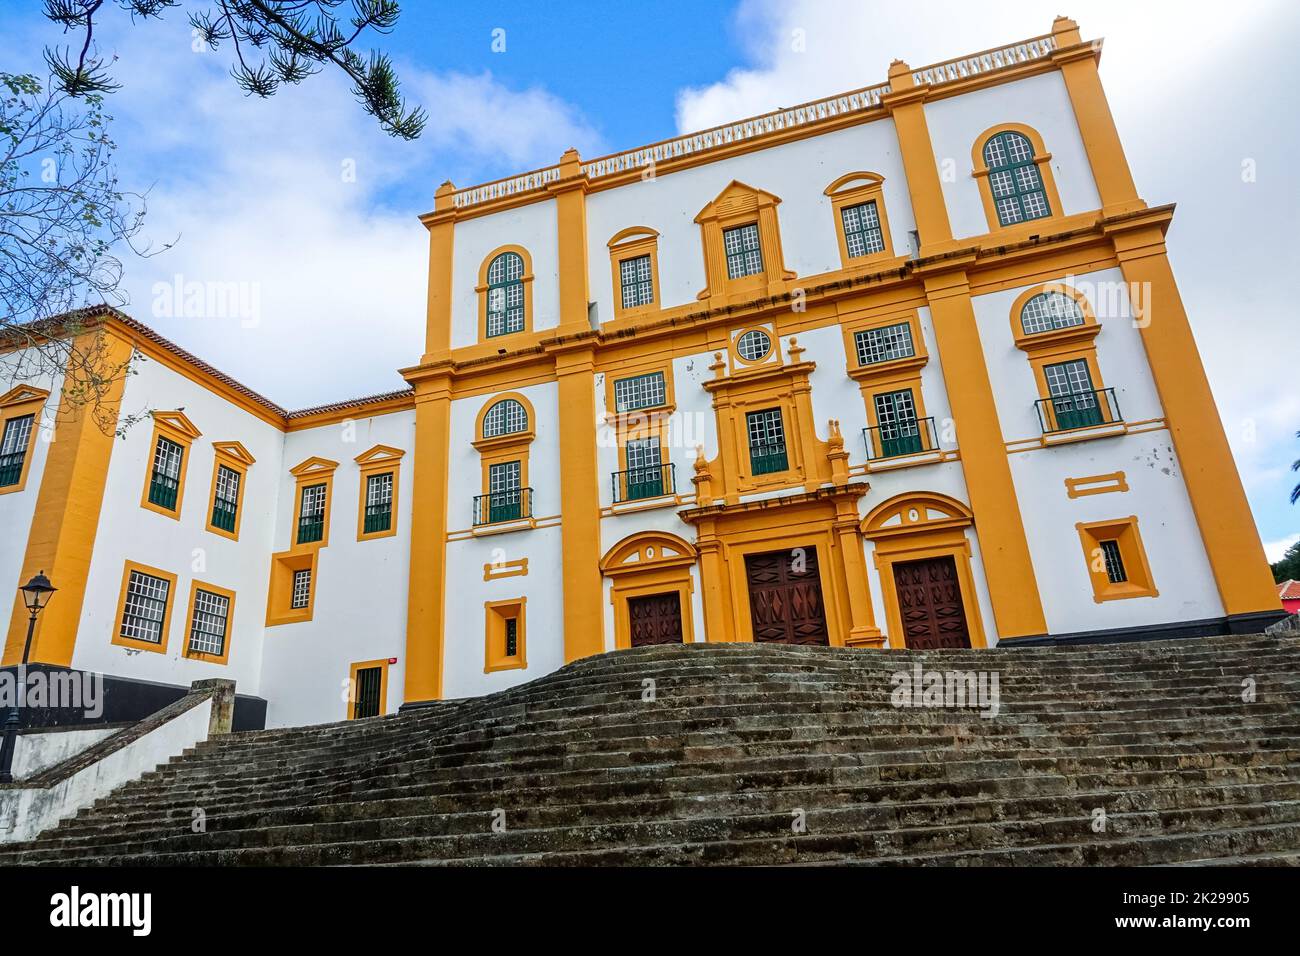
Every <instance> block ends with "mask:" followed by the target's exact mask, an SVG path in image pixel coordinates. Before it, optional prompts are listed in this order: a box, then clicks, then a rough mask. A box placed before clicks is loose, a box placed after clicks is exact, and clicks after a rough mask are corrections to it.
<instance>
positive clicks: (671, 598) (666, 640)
mask: <svg viewBox="0 0 1300 956" xmlns="http://www.w3.org/2000/svg"><path fill="white" fill-rule="evenodd" d="M627 618H628V629H629V634H628V637H629V639H630V643H631V645H632V646H633V647H647V646H649V645H651V644H680V643H681V642H682V599H681V594H680V593H679V592H677V591H665V592H664V593H663V594H647V595H644V596H642V597H634V598H628V600H627Z"/></svg>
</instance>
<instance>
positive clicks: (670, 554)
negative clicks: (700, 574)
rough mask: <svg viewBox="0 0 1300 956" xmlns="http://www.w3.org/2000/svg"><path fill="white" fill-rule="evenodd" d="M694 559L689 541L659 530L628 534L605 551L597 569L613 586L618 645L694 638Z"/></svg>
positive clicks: (621, 646) (640, 644)
mask: <svg viewBox="0 0 1300 956" xmlns="http://www.w3.org/2000/svg"><path fill="white" fill-rule="evenodd" d="M695 559H696V552H695V548H694V547H693V546H692V545H691V544H689V543H688V542H686V541H684V540H683V539H681V538H679V537H677V536H676V535H673V534H668V533H667V532H663V531H645V532H641V533H640V534H634V535H631V536H630V537H627V538H624V539H623V540H622V541H620V542H619V543H618V544H616V545H614V547H612V548H610V549H609V551H608V552H606V554H605V557H604V558H602V559H601V562H600V570H601V573H602V574H604V575H605V576H606V577H607V578H609V579H610V582H611V585H612V587H611V592H610V602H611V603H612V604H613V606H614V646H615V647H616V648H619V649H624V648H629V647H643V646H646V645H650V644H678V643H682V642H687V641H694V640H695V627H694V623H693V618H692V614H691V595H692V593H693V591H694V585H693V584H692V580H691V567H692V566H693V565H694V564H695Z"/></svg>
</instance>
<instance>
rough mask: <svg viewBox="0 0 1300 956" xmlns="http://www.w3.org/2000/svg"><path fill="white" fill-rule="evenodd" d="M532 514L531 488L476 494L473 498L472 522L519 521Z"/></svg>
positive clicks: (481, 523)
mask: <svg viewBox="0 0 1300 956" xmlns="http://www.w3.org/2000/svg"><path fill="white" fill-rule="evenodd" d="M532 516H533V489H531V488H511V489H510V490H509V491H494V492H492V493H491V494H490V495H478V496H477V497H476V498H475V499H474V524H475V526H478V525H483V524H496V523H497V522H500V521H519V520H521V519H523V518H531V517H532Z"/></svg>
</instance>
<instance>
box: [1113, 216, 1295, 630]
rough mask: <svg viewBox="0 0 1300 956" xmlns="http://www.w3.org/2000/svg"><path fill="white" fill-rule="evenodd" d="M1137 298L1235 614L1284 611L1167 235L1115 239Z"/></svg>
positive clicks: (1160, 389)
mask: <svg viewBox="0 0 1300 956" xmlns="http://www.w3.org/2000/svg"><path fill="white" fill-rule="evenodd" d="M1114 241H1115V251H1116V255H1117V257H1118V259H1119V263H1120V269H1121V270H1122V272H1123V274H1124V280H1125V282H1126V283H1127V284H1128V287H1129V289H1130V290H1131V296H1132V297H1134V298H1137V299H1138V300H1139V301H1141V302H1143V303H1145V311H1144V313H1143V315H1142V316H1141V318H1140V320H1139V323H1138V324H1139V329H1140V332H1141V336H1142V344H1143V346H1144V347H1145V349H1146V354H1147V361H1148V363H1149V364H1150V366H1151V375H1152V377H1153V378H1154V379H1155V383H1156V391H1157V393H1158V394H1159V396H1160V404H1161V405H1162V406H1163V408H1164V413H1165V419H1166V420H1167V421H1168V423H1169V432H1170V434H1171V435H1172V436H1173V440H1174V450H1175V451H1176V452H1177V454H1178V461H1179V464H1180V466H1181V470H1182V475H1183V482H1184V484H1185V485H1186V486H1187V494H1188V496H1189V497H1190V498H1191V501H1192V510H1193V512H1194V513H1195V514H1196V521H1197V524H1198V525H1199V526H1200V529H1201V539H1202V541H1203V542H1204V544H1205V552H1206V555H1207V556H1208V557H1209V560H1210V567H1211V568H1212V569H1213V571H1214V580H1215V583H1216V584H1217V585H1218V588H1219V596H1220V598H1221V600H1222V601H1223V608H1224V611H1225V612H1226V613H1227V614H1247V613H1251V612H1257V611H1275V610H1278V609H1279V608H1281V602H1280V601H1279V600H1278V596H1277V589H1276V588H1275V587H1274V585H1273V577H1272V574H1271V573H1270V572H1269V568H1268V563H1267V560H1266V558H1265V557H1264V549H1263V546H1262V545H1261V544H1260V540H1259V532H1258V530H1257V529H1256V527H1255V520H1254V517H1253V516H1252V515H1251V512H1250V505H1249V504H1248V503H1247V501H1246V493H1245V491H1244V490H1243V488H1242V485H1241V478H1240V477H1239V476H1238V474H1237V466H1236V464H1235V462H1234V461H1233V458H1232V450H1231V448H1230V447H1229V446H1228V437H1227V435H1226V434H1225V433H1224V431H1223V423H1222V421H1221V420H1220V418H1219V410H1218V407H1217V406H1216V405H1215V402H1214V396H1213V394H1212V393H1211V392H1210V383H1209V381H1208V380H1207V379H1206V377H1205V368H1204V366H1203V365H1202V364H1201V355H1200V352H1199V351H1198V350H1197V348H1196V340H1195V339H1194V338H1193V337H1192V329H1191V325H1190V324H1189V323H1188V321H1187V312H1186V310H1185V309H1184V308H1183V300H1182V297H1181V296H1180V295H1179V294H1178V286H1177V284H1176V283H1175V282H1174V274H1173V270H1172V269H1171V268H1170V265H1169V257H1168V255H1167V252H1166V249H1165V243H1164V236H1163V233H1162V231H1161V230H1160V228H1159V227H1158V226H1154V225H1153V226H1150V227H1147V228H1144V229H1140V230H1136V231H1133V232H1123V233H1118V234H1116V235H1115V236H1114Z"/></svg>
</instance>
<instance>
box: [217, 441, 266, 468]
mask: <svg viewBox="0 0 1300 956" xmlns="http://www.w3.org/2000/svg"><path fill="white" fill-rule="evenodd" d="M212 450H213V451H215V452H216V453H217V454H218V455H227V456H229V457H230V458H233V459H235V461H237V462H239V463H240V464H243V465H252V464H254V463H256V461H257V459H256V458H254V457H253V456H252V454H250V453H249V451H248V449H247V448H245V447H244V444H243V442H237V441H214V442H213V443H212Z"/></svg>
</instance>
